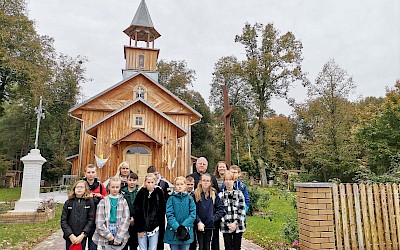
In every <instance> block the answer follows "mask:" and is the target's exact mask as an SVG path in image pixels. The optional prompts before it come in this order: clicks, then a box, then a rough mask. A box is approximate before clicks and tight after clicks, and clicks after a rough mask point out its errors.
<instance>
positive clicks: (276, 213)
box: [243, 188, 297, 249]
mask: <svg viewBox="0 0 400 250" xmlns="http://www.w3.org/2000/svg"><path fill="white" fill-rule="evenodd" d="M263 192H267V193H269V194H270V198H271V200H270V203H269V210H270V213H269V215H268V216H264V217H263V216H248V217H247V222H246V232H245V233H244V235H243V237H244V238H246V239H249V240H251V241H252V242H254V243H256V244H257V245H259V246H261V247H263V248H264V249H270V247H271V246H273V245H274V243H275V242H279V243H284V242H285V239H284V237H283V235H282V226H283V225H284V223H285V222H286V221H287V220H286V216H290V215H292V216H296V214H297V210H296V209H295V208H294V207H293V205H292V204H291V198H290V196H289V197H288V193H284V192H282V191H279V190H277V189H275V188H270V189H264V190H263ZM290 195H293V194H290ZM270 219H272V220H270ZM290 243H291V242H290Z"/></svg>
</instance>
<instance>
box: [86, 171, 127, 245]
mask: <svg viewBox="0 0 400 250" xmlns="http://www.w3.org/2000/svg"><path fill="white" fill-rule="evenodd" d="M108 188H109V190H110V194H109V195H107V196H106V197H104V199H102V200H101V201H100V203H99V205H98V206H97V212H96V231H95V232H94V235H93V241H94V243H96V245H97V246H98V247H100V248H101V249H102V250H109V249H110V250H111V249H112V250H121V249H123V248H124V246H125V245H126V243H127V242H128V238H129V233H128V229H129V224H130V213H129V206H128V203H127V202H126V200H125V198H124V196H123V195H122V194H120V193H119V190H120V188H121V180H120V179H119V178H115V177H112V178H110V181H109V183H108Z"/></svg>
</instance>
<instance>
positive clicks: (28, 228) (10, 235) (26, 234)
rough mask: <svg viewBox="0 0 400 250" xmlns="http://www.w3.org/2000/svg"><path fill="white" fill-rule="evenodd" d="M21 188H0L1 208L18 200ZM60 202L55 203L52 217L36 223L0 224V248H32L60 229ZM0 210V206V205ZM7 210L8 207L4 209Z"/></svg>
mask: <svg viewBox="0 0 400 250" xmlns="http://www.w3.org/2000/svg"><path fill="white" fill-rule="evenodd" d="M20 194H21V188H0V201H2V202H7V203H4V204H0V206H2V207H3V208H6V206H8V205H9V203H8V202H10V201H15V200H18V199H19V197H20ZM62 206H63V205H62V204H57V206H56V215H55V217H54V218H53V219H51V220H49V221H47V222H43V223H36V224H18V225H0V249H7V250H8V249H9V250H15V249H24V250H25V249H32V247H33V246H35V245H36V244H38V243H39V242H41V241H42V240H44V239H45V238H47V237H48V236H50V235H51V234H53V233H54V232H56V231H57V230H59V229H60V217H61V212H62ZM0 210H2V209H1V207H0ZM6 210H9V209H6Z"/></svg>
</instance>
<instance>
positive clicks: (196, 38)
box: [28, 0, 400, 115]
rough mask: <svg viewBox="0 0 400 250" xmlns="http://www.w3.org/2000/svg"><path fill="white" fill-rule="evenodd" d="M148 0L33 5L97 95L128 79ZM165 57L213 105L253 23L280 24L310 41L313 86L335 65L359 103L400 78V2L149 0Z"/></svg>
mask: <svg viewBox="0 0 400 250" xmlns="http://www.w3.org/2000/svg"><path fill="white" fill-rule="evenodd" d="M139 4H140V0H118V1H111V0H84V1H82V0H68V1H66V0H28V10H29V17H30V18H31V19H33V20H34V21H35V22H36V27H37V32H38V33H39V34H40V35H48V36H50V37H53V38H54V40H55V41H54V46H55V48H56V50H57V51H58V52H61V53H63V54H67V55H69V56H73V57H75V56H78V55H80V56H84V57H86V58H87V59H88V62H87V63H86V64H85V65H86V68H87V72H86V76H87V77H88V78H90V79H92V80H91V81H90V82H88V83H85V84H84V85H83V86H82V91H83V93H84V95H85V96H87V97H88V98H89V97H92V96H94V95H96V94H98V93H100V92H101V91H103V90H105V89H107V88H109V87H110V86H112V85H114V84H116V83H118V82H119V81H121V80H122V71H121V70H122V68H124V65H125V64H124V63H125V61H124V55H123V46H124V45H128V44H129V38H128V36H127V35H125V34H124V33H123V30H124V29H125V28H127V27H129V25H130V23H131V21H132V19H133V17H134V15H135V13H136V10H137V8H138V6H139ZM146 4H147V7H148V10H149V12H150V16H151V18H152V21H153V24H154V27H155V28H156V30H157V31H158V32H159V33H160V34H161V37H160V38H158V39H157V40H156V41H155V48H159V49H160V55H159V59H165V60H168V61H170V60H185V61H186V62H187V66H188V68H190V69H193V70H195V71H196V81H195V82H194V84H193V89H194V90H196V91H198V92H200V94H201V95H202V96H203V97H204V99H205V100H206V102H207V103H208V98H209V95H210V85H211V81H212V73H213V71H214V65H215V63H216V62H217V61H218V59H219V58H221V57H223V56H230V55H234V56H236V57H238V58H239V59H244V56H245V54H244V48H243V46H242V45H241V44H239V43H235V42H234V38H235V35H239V34H241V32H242V29H243V27H244V25H245V23H246V22H248V23H250V24H254V23H256V22H258V23H262V24H267V23H273V24H274V26H275V28H276V29H278V30H279V31H280V32H281V33H282V34H283V33H286V32H287V31H291V32H292V33H293V34H294V35H295V37H296V39H298V40H300V41H301V42H302V44H303V58H304V59H303V62H302V67H303V70H304V71H305V72H307V73H308V75H307V77H308V79H309V80H310V81H311V82H314V81H315V78H316V77H317V75H318V73H319V72H320V71H321V70H322V67H323V65H324V64H325V63H326V62H327V61H328V60H329V59H334V60H335V62H336V63H337V64H338V65H339V66H340V67H341V68H343V69H345V70H346V71H347V73H348V74H349V75H350V76H352V77H353V80H354V83H355V84H356V85H357V88H356V90H355V92H354V93H353V94H352V96H351V98H352V99H353V100H357V99H360V98H363V97H367V96H376V97H378V96H384V94H385V87H392V86H394V84H395V81H396V79H399V78H400V14H399V13H400V1H399V0H351V1H349V0H323V1H321V0H302V1H299V0H285V1H279V0H247V1H243V0H146ZM289 97H291V98H294V99H295V100H296V101H297V102H301V101H304V100H305V98H306V89H305V88H303V87H302V86H301V84H294V85H293V87H292V89H291V90H290V92H289ZM271 107H272V108H273V109H275V110H276V112H277V113H278V114H280V113H281V114H285V115H289V114H291V112H292V110H291V108H290V107H289V106H288V105H287V104H286V101H285V100H284V99H274V100H273V101H272V102H271Z"/></svg>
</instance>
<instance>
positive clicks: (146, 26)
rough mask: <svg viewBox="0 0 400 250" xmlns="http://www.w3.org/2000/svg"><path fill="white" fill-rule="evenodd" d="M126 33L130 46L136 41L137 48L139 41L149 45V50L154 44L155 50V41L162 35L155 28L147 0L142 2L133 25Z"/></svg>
mask: <svg viewBox="0 0 400 250" xmlns="http://www.w3.org/2000/svg"><path fill="white" fill-rule="evenodd" d="M124 33H125V34H127V35H128V36H129V38H130V43H129V44H131V41H132V40H134V41H135V47H137V42H138V41H144V42H146V44H147V46H146V47H147V48H149V43H150V42H152V43H153V48H154V40H155V39H157V38H158V37H160V36H161V35H160V33H158V31H157V30H156V29H155V28H154V25H153V21H152V20H151V17H150V13H149V10H148V9H147V5H146V2H145V0H142V1H141V2H140V5H139V7H138V9H137V11H136V14H135V16H134V17H133V20H132V22H131V25H130V26H129V27H128V28H126V29H125V30H124Z"/></svg>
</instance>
